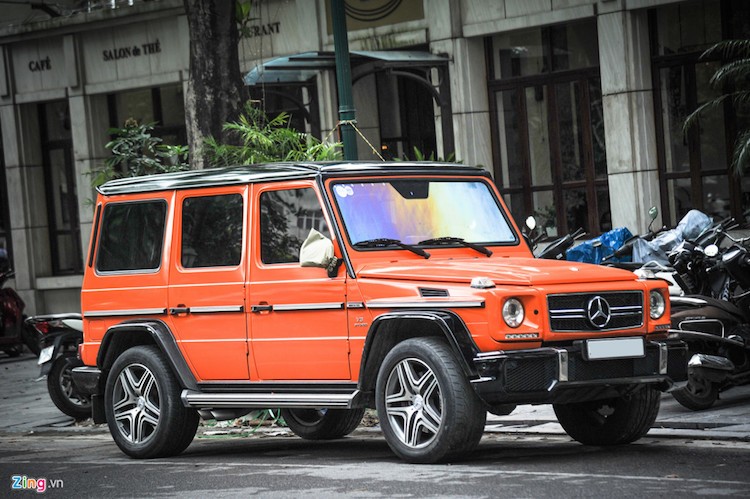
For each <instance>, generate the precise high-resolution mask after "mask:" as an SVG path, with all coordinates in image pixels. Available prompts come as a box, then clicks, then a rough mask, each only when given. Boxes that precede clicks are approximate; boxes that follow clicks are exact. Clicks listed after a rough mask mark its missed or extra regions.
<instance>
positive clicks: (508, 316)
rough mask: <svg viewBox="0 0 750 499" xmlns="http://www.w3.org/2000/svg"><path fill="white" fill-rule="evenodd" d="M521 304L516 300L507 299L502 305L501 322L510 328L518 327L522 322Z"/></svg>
mask: <svg viewBox="0 0 750 499" xmlns="http://www.w3.org/2000/svg"><path fill="white" fill-rule="evenodd" d="M523 315H524V312H523V304H522V303H521V300H519V299H518V298H508V299H507V300H505V304H503V320H504V321H505V323H506V324H507V325H508V326H510V327H518V326H520V325H521V323H522V322H523Z"/></svg>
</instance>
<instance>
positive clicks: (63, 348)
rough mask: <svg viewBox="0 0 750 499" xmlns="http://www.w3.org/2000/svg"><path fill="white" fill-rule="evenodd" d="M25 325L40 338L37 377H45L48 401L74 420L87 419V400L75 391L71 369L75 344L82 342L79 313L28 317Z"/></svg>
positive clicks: (77, 361)
mask: <svg viewBox="0 0 750 499" xmlns="http://www.w3.org/2000/svg"><path fill="white" fill-rule="evenodd" d="M26 323H27V324H28V325H29V326H31V327H33V328H34V329H35V330H36V331H38V332H39V334H40V335H41V338H42V339H41V342H40V343H41V346H42V349H41V352H40V354H39V361H38V363H39V366H41V372H40V376H45V375H46V376H47V391H48V392H49V396H50V399H52V402H53V403H54V404H55V406H57V408H58V409H60V410H61V411H62V412H63V413H64V414H67V415H68V416H71V417H73V418H75V419H86V418H88V417H90V416H91V398H90V397H89V396H87V395H85V394H82V393H81V392H79V391H78V389H77V387H76V386H75V384H74V383H73V377H72V372H73V368H75V367H80V366H82V365H83V363H82V362H81V361H80V359H78V345H79V344H80V343H81V342H82V341H83V321H82V319H81V314H56V315H39V316H35V317H29V318H28V319H26Z"/></svg>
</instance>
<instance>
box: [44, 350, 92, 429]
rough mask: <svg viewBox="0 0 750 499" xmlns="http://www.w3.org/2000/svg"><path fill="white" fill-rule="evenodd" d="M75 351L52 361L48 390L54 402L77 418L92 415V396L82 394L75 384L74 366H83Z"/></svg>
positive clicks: (48, 377) (48, 375)
mask: <svg viewBox="0 0 750 499" xmlns="http://www.w3.org/2000/svg"><path fill="white" fill-rule="evenodd" d="M82 365H83V363H81V361H80V360H78V359H77V358H76V355H75V354H73V353H66V354H63V355H61V356H60V357H58V358H57V359H55V360H54V362H53V363H52V368H51V369H50V371H49V374H47V390H48V391H49V397H50V398H51V399H52V403H54V404H55V406H56V407H57V408H58V409H60V410H61V411H62V412H63V413H65V414H67V415H68V416H70V417H72V418H75V419H86V418H89V417H91V398H89V397H87V396H85V395H81V394H80V393H78V391H77V390H76V389H75V386H74V385H73V376H72V374H73V368H74V367H79V366H82Z"/></svg>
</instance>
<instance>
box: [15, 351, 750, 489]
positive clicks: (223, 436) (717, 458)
mask: <svg viewBox="0 0 750 499" xmlns="http://www.w3.org/2000/svg"><path fill="white" fill-rule="evenodd" d="M37 374H38V371H37V369H36V366H35V363H34V360H33V359H32V358H31V357H30V356H27V357H26V358H22V359H4V358H0V393H1V395H0V397H1V398H2V402H1V403H0V497H15V496H16V495H18V494H16V491H12V490H11V486H12V484H13V480H12V477H13V476H18V477H23V476H26V477H27V479H28V478H44V479H45V482H44V483H45V486H46V488H47V490H46V493H47V494H51V495H52V496H54V497H104V496H107V497H172V496H180V497H206V496H209V495H210V496H215V497H247V496H250V495H253V496H254V495H258V496H263V497H302V496H310V495H313V496H332V495H333V496H345V497H393V496H417V497H593V496H596V497H629V496H638V497H643V496H646V495H649V496H657V497H659V496H663V497H673V496H676V495H695V496H698V495H700V496H709V497H715V496H730V497H750V475H749V474H748V470H750V431H748V428H747V425H748V423H749V421H748V412H750V411H748V407H750V390H737V391H736V392H735V393H734V394H733V395H732V392H729V393H727V397H726V399H725V400H723V401H721V402H720V404H719V405H718V406H717V408H716V409H714V410H711V411H705V412H702V413H693V412H689V411H685V410H684V409H682V408H680V407H679V406H678V405H677V404H676V403H675V402H674V401H672V400H671V398H665V399H664V402H663V406H662V411H661V412H660V414H659V418H658V420H657V425H656V426H657V427H658V428H654V429H653V430H652V431H651V433H650V434H649V435H648V436H646V437H645V438H643V439H641V440H640V441H639V442H637V443H635V444H632V445H629V446H624V447H618V448H601V447H588V446H582V445H580V444H578V443H576V442H573V441H572V440H571V439H570V438H568V437H567V436H566V435H564V434H561V430H560V429H559V425H557V423H556V422H555V421H554V415H553V414H552V413H551V411H549V409H548V408H546V407H544V406H522V407H520V408H519V409H518V410H517V411H516V412H514V414H512V415H510V416H505V417H502V418H498V417H492V418H491V420H490V422H489V423H488V426H487V432H486V433H485V436H484V438H483V439H482V442H481V444H480V446H479V448H478V450H477V452H476V453H474V454H473V455H472V456H471V457H470V458H469V459H466V460H464V461H462V462H458V463H452V464H449V465H429V466H425V465H421V466H415V465H408V464H405V463H402V462H400V461H399V460H398V459H396V458H395V456H394V455H393V454H392V453H391V452H390V450H389V449H388V446H387V445H386V443H385V440H384V439H383V437H382V435H381V434H380V432H379V431H378V430H377V428H360V429H358V430H357V431H355V433H354V434H353V435H352V436H351V437H348V438H346V439H343V440H339V441H335V442H306V441H303V440H301V439H298V438H297V437H295V436H293V435H291V434H290V433H289V432H288V430H286V429H283V428H275V427H263V428H261V430H260V431H259V432H256V433H252V434H251V433H250V432H249V431H248V430H247V429H246V428H233V427H230V428H224V429H217V428H203V429H202V430H201V431H200V432H199V435H198V436H197V438H196V439H195V441H194V442H193V443H192V444H191V446H190V447H189V448H188V450H187V451H186V452H185V453H184V454H183V455H181V456H178V457H175V458H170V459H157V460H150V461H141V460H132V459H128V458H126V457H125V456H124V455H123V454H121V453H120V451H119V450H118V449H117V447H116V446H115V445H114V443H113V442H112V440H111V437H110V436H109V433H108V432H107V430H106V427H102V426H91V425H90V423H88V424H83V425H74V424H72V422H71V420H70V419H68V418H66V417H65V416H63V415H62V414H61V413H59V412H57V410H56V409H55V408H54V406H53V405H52V404H51V402H49V399H48V397H47V394H46V386H45V384H44V382H34V381H33V380H34V378H35V377H36V376H37ZM730 395H731V396H730ZM27 483H28V482H27ZM6 491H10V495H8V492H6ZM19 497H20V495H19Z"/></svg>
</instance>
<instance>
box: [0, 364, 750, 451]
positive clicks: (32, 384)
mask: <svg viewBox="0 0 750 499" xmlns="http://www.w3.org/2000/svg"><path fill="white" fill-rule="evenodd" d="M38 377H39V367H38V366H37V364H36V358H35V357H34V356H32V355H30V354H28V353H26V354H24V355H22V356H21V357H18V358H15V359H11V358H8V357H7V356H6V355H4V354H0V432H21V433H25V432H43V431H44V432H48V431H66V432H84V431H85V432H91V431H95V432H107V431H108V430H107V428H106V425H92V423H91V421H90V420H89V421H88V422H82V423H75V422H74V421H73V420H72V419H71V418H69V417H68V416H66V415H64V414H62V413H61V412H60V411H58V410H57V408H56V407H55V406H54V405H53V404H52V401H51V400H50V399H49V395H48V394H47V383H46V380H45V379H42V380H41V381H35V380H36V379H37V378H38ZM486 431H487V432H496V433H533V434H556V435H558V434H559V435H562V434H564V433H565V432H564V431H563V430H562V428H561V427H560V425H559V424H558V422H557V418H555V414H554V412H553V410H552V407H551V406H549V405H539V406H532V405H523V406H519V407H518V408H517V409H516V410H515V411H513V413H512V414H510V415H508V416H494V415H492V414H488V417H487V427H486ZM649 435H652V436H658V437H675V438H695V439H715V440H743V441H750V385H749V386H743V387H739V388H733V389H731V390H729V391H728V392H725V393H724V394H722V396H721V400H719V401H718V402H717V404H716V405H715V406H714V407H713V408H711V409H709V410H707V411H700V412H693V411H689V410H687V409H685V408H683V407H682V406H681V405H679V404H678V403H677V402H676V401H675V400H674V399H673V398H672V397H671V396H670V395H665V396H664V397H663V398H662V405H661V410H660V412H659V415H658V417H657V418H656V424H655V425H654V427H653V428H652V429H651V431H650V432H649Z"/></svg>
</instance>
